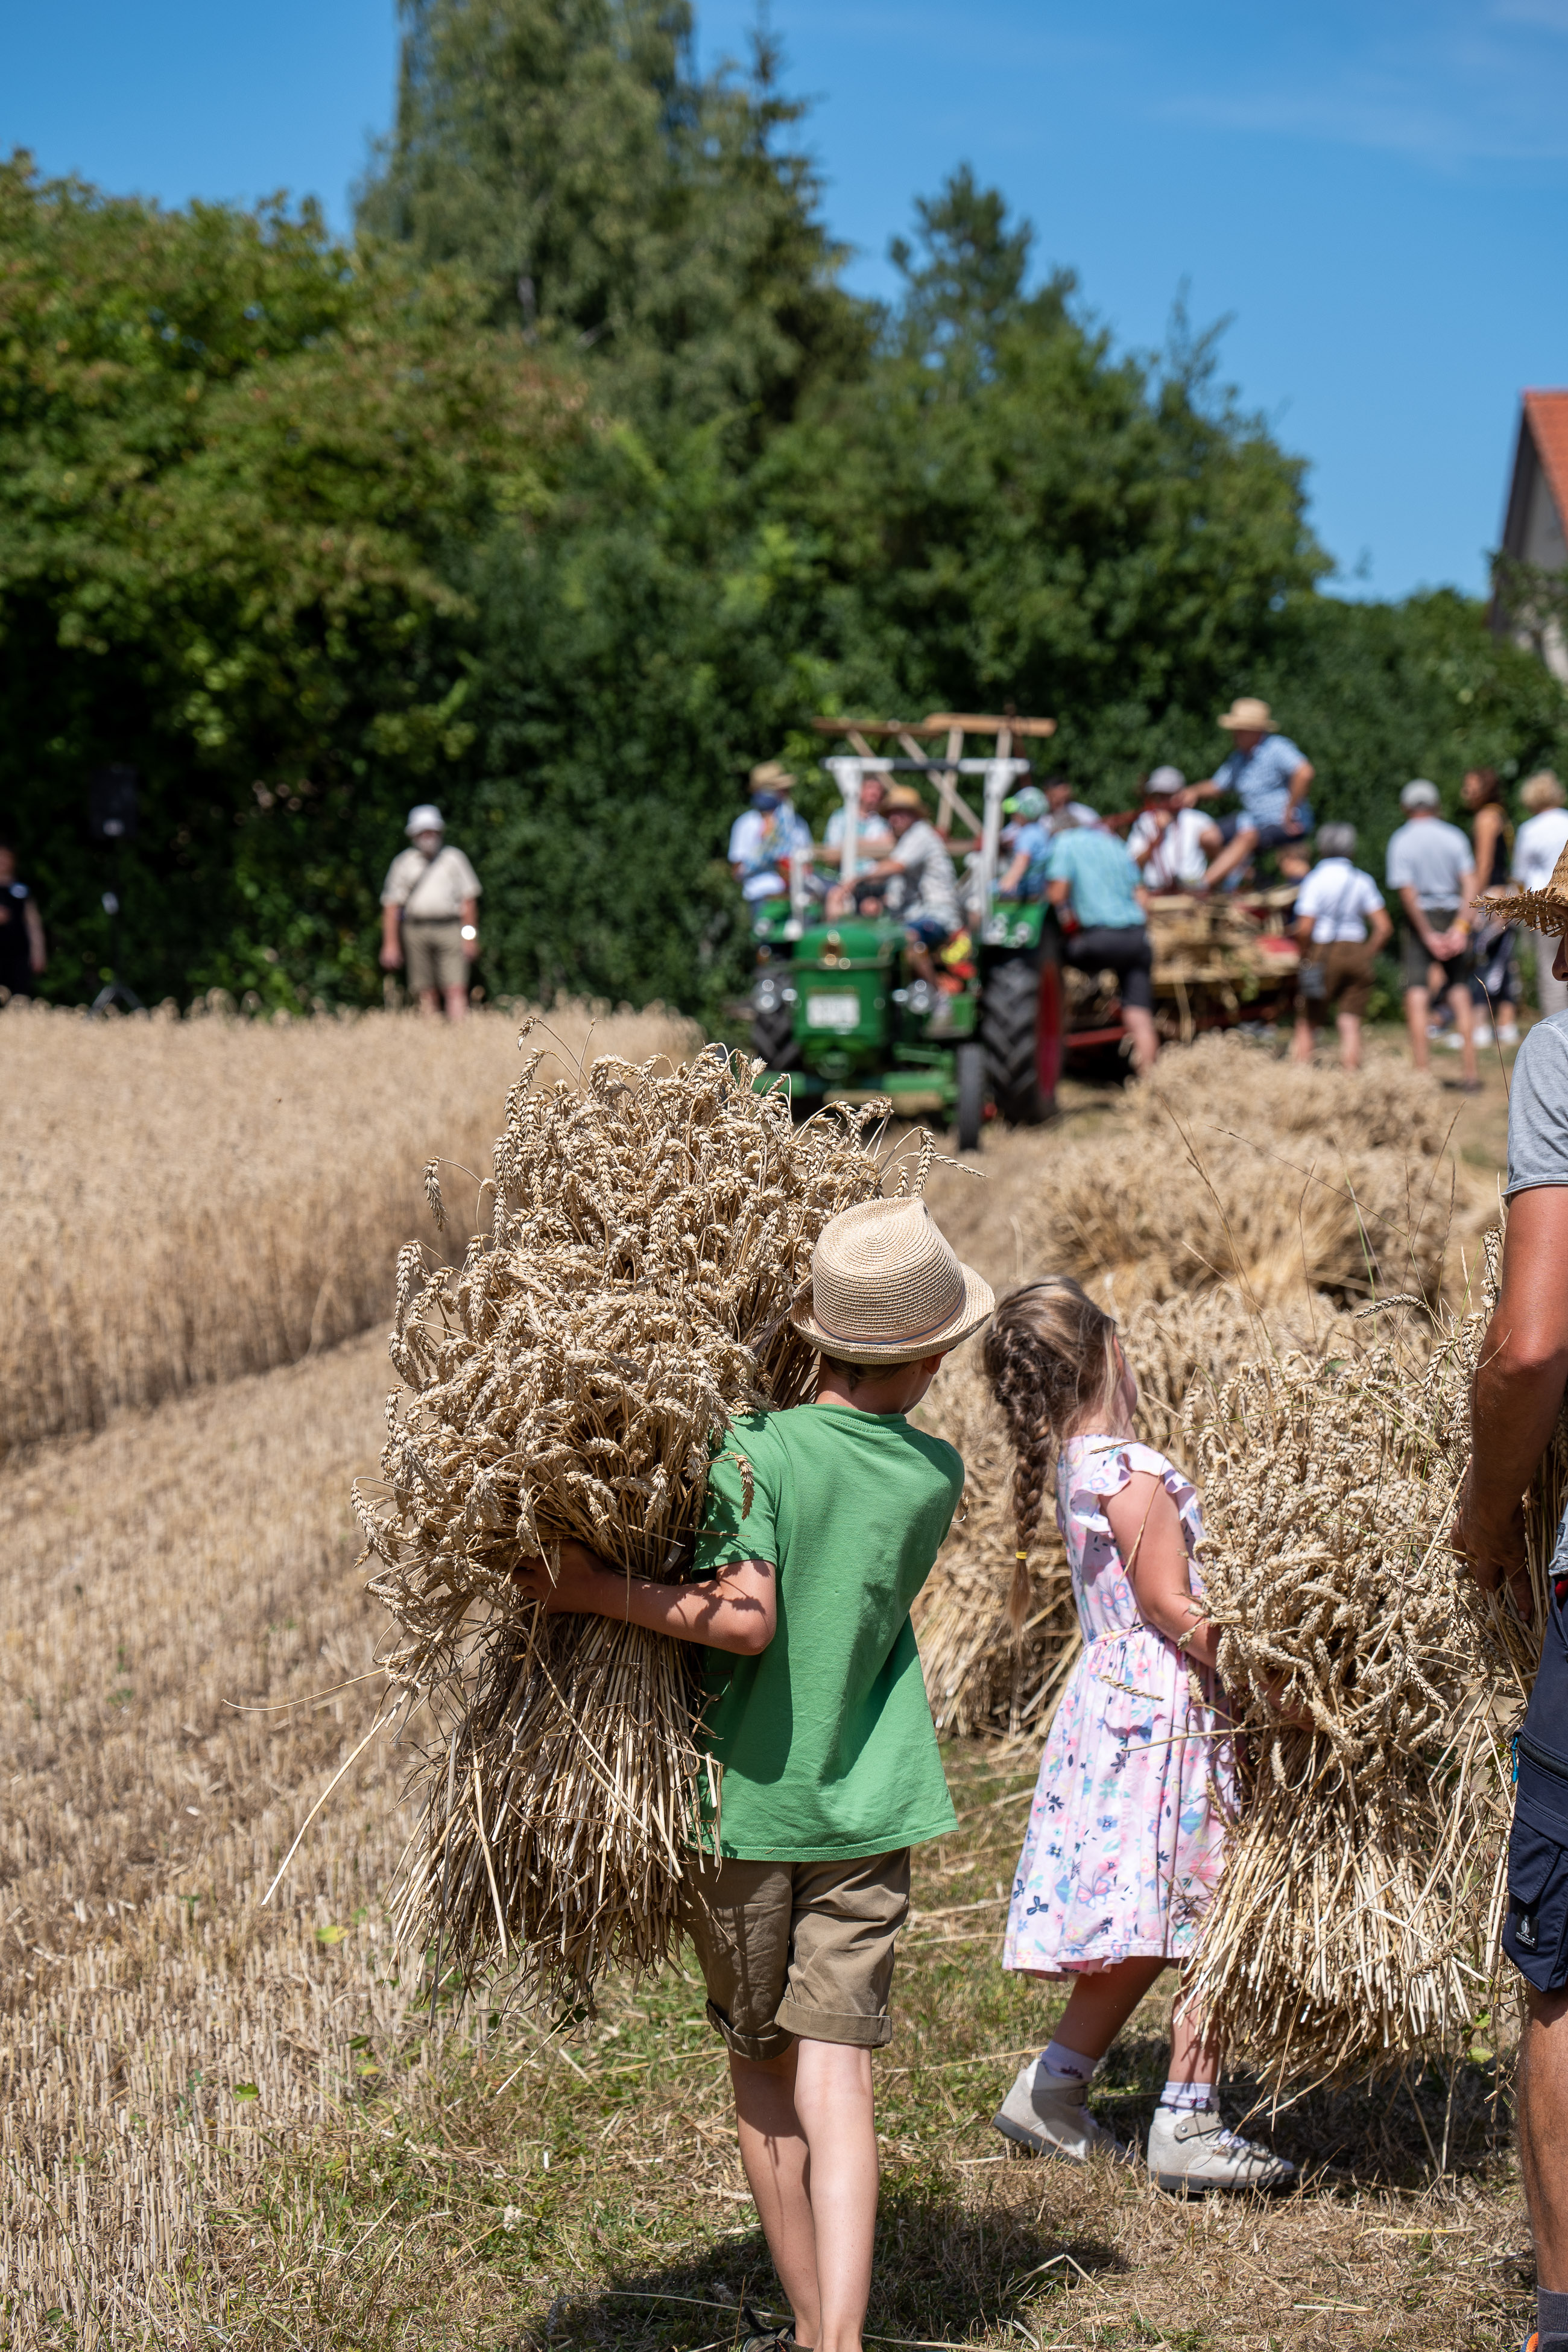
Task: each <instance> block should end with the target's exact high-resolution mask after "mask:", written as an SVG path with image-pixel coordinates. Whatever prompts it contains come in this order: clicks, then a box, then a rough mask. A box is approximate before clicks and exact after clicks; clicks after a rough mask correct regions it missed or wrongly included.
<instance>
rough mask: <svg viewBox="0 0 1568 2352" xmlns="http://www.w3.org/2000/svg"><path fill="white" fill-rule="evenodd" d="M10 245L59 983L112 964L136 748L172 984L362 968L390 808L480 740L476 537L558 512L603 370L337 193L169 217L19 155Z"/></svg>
mask: <svg viewBox="0 0 1568 2352" xmlns="http://www.w3.org/2000/svg"><path fill="white" fill-rule="evenodd" d="M0 263H3V267H0V708H3V709H5V714H6V724H5V726H4V728H0V792H3V793H4V796H5V801H6V803H8V804H9V806H10V808H11V810H12V812H13V814H14V821H16V822H17V823H18V824H19V825H20V827H21V829H22V830H23V832H24V834H25V835H26V840H27V843H28V848H29V855H30V857H31V859H32V862H33V865H34V868H35V872H36V873H37V877H38V879H39V881H40V884H41V886H42V888H43V891H44V895H45V898H46V904H47V910H48V914H49V918H50V924H51V929H52V930H53V931H54V933H55V935H56V940H57V946H58V953H57V958H56V965H55V971H54V974H53V983H54V985H55V986H56V987H57V988H60V989H63V990H64V991H66V992H70V993H74V992H77V991H78V990H79V989H82V988H88V989H89V992H90V988H89V983H90V985H96V973H97V971H98V968H99V966H100V962H101V954H102V947H103V940H102V936H101V932H102V919H101V917H100V916H99V915H98V914H97V913H96V910H95V908H94V906H93V900H94V898H95V897H96V890H95V888H94V884H95V882H96V881H97V880H98V879H100V878H101V877H97V876H95V874H94V872H93V869H92V866H91V863H90V861H89V859H88V858H87V857H86V856H84V855H83V852H82V847H81V839H80V826H81V816H80V813H81V811H82V810H83V808H84V803H85V790H86V778H87V774H88V772H89V770H90V769H91V768H92V767H94V766H95V765H97V764H99V763H100V761H104V760H107V759H110V758H121V759H128V760H131V761H133V762H134V763H135V764H136V765H137V767H138V768H139V769H140V770H141V772H142V777H143V784H144V790H143V825H142V838H141V839H140V840H139V842H138V844H137V846H136V850H135V853H134V856H133V858H132V873H131V875H130V877H128V883H129V887H128V888H127V892H126V898H127V913H128V921H129V924H130V927H131V954H130V957H129V959H128V966H129V968H130V969H131V970H132V971H134V972H135V974H136V975H137V976H138V979H139V981H140V982H141V984H142V988H143V991H145V990H147V989H152V990H154V991H159V992H161V991H163V990H164V989H172V990H174V991H176V992H178V991H180V990H182V989H184V988H186V987H188V986H190V985H191V984H192V983H193V982H224V983H226V984H228V985H231V986H241V987H245V986H255V987H257V988H258V989H259V990H261V991H262V992H264V993H270V994H271V995H273V996H274V997H276V998H277V999H278V1001H280V1002H292V1001H298V998H299V996H300V992H304V993H306V994H310V993H312V992H318V991H324V992H341V991H342V990H344V989H347V990H348V991H349V992H358V991H359V990H360V989H361V988H363V985H364V983H365V982H366V981H367V979H368V978H369V976H370V975H369V971H367V968H366V965H365V954H366V947H365V940H364V933H365V927H366V912H367V899H366V878H364V877H363V875H362V873H361V869H360V866H359V864H358V860H359V856H360V846H361V842H362V837H363V834H364V831H365V825H366V819H367V817H368V816H370V814H371V812H372V809H373V807H376V808H379V803H383V802H384V801H386V800H387V799H389V798H401V797H402V796H403V795H404V794H405V793H407V792H408V791H409V790H410V789H412V788H416V787H420V786H424V787H426V788H427V787H428V784H429V782H430V781H431V780H432V779H433V778H435V777H436V776H437V775H439V774H440V773H442V772H444V771H445V770H446V769H447V767H449V764H450V763H451V762H452V761H455V760H457V759H458V758H459V757H460V755H461V753H462V752H463V751H464V750H465V748H466V746H467V742H468V722H467V721H466V720H465V719H464V717H463V713H462V704H463V700H464V698H465V695H466V693H467V691H468V687H467V678H466V674H465V672H464V671H463V669H462V667H461V665H460V659H459V646H460V634H461V630H462V627H463V625H465V624H466V622H467V620H468V616H469V614H470V611H471V608H470V606H469V605H468V603H467V601H466V599H465V598H464V597H463V596H462V594H461V593H459V592H458V589H457V588H456V587H455V586H454V585H453V583H452V578H451V573H452V571H453V569H454V564H453V560H452V559H453V554H454V551H455V550H457V549H458V548H460V546H461V545H462V543H464V542H465V541H470V540H473V539H475V538H477V537H479V536H482V535H484V534H486V533H487V532H489V531H490V530H496V531H498V532H502V533H504V532H508V531H514V532H515V531H521V532H523V533H526V531H527V530H529V529H531V528H532V527H533V526H534V522H535V520H536V518H537V516H538V515H539V514H540V513H541V512H542V510H544V509H546V508H547V507H548V504H549V501H550V499H551V496H552V488H551V485H552V479H553V478H555V476H556V475H557V474H558V472H559V465H560V458H561V455H562V452H563V447H564V445H565V444H566V443H567V441H569V440H570V438H571V437H572V436H574V435H577V434H580V433H581V432H582V431H583V429H584V426H583V422H582V413H581V399H580V395H579V394H578V393H577V391H576V389H575V387H574V386H573V385H571V384H570V383H562V382H561V381H560V380H558V379H557V378H555V377H554V376H552V375H551V374H549V373H546V372H544V370H543V369H542V367H541V365H540V364H539V363H538V362H537V361H536V360H535V359H533V358H531V356H530V355H529V354H528V353H527V352H525V351H524V350H523V348H522V346H521V342H519V341H518V340H517V339H516V338H515V337H514V338H510V339H507V338H502V337H499V336H497V335H496V334H495V333H494V332H493V331H490V330H489V329H487V328H485V327H484V326H483V325H482V323H481V322H480V320H479V316H478V309H479V301H478V297H477V295H476V294H475V292H474V290H473V289H471V287H470V286H468V283H467V282H466V281H465V280H464V279H462V278H461V277H460V276H458V275H454V274H453V273H451V272H447V273H441V272H426V273H425V274H423V275H420V276H416V275H414V274H413V273H412V272H410V271H409V269H408V268H406V266H405V265H404V264H402V263H400V262H394V261H386V260H381V259H378V258H376V257H374V256H355V255H351V254H350V253H349V252H347V251H346V250H344V249H343V248H342V247H339V246H336V245H334V244H333V243H332V242H331V239H330V238H329V237H328V236H326V234H325V232H324V230H323V228H322V226H321V221H320V218H319V216H318V215H316V214H315V213H314V212H313V211H312V210H310V209H309V208H307V210H306V211H305V212H304V213H303V214H302V215H301V216H300V217H299V218H297V219H296V218H290V217H289V215H287V214H286V213H285V211H284V210H283V208H282V207H281V205H271V206H267V207H264V208H263V209H262V211H261V212H260V213H259V214H258V215H245V214H242V213H238V212H235V211H232V210H230V209H227V208H225V207H219V206H210V205H194V206H192V208H191V209H190V210H189V211H188V212H185V213H169V212H163V211H161V210H159V209H158V208H156V207H154V206H151V205H143V204H141V203H138V202H110V201H106V200H104V199H102V198H100V197H99V196H98V195H96V194H94V192H92V191H91V190H89V189H88V188H85V187H83V186H81V185H80V184H77V183H74V182H54V183H46V182H43V181H40V180H39V179H38V178H37V175H36V174H35V173H33V171H32V170H31V168H30V166H29V165H28V163H27V162H26V159H25V158H17V159H16V160H14V161H13V162H12V163H10V164H8V165H5V166H3V167H0ZM376 823H377V831H378V832H384V826H382V825H381V824H380V823H379V817H378V818H377V820H376ZM372 862H373V861H372Z"/></svg>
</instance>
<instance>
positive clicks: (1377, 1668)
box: [1189, 1249, 1568, 2084]
mask: <svg viewBox="0 0 1568 2352" xmlns="http://www.w3.org/2000/svg"><path fill="white" fill-rule="evenodd" d="M1488 1256H1489V1264H1495V1249H1493V1250H1489V1253H1488ZM1490 1296H1491V1293H1490V1286H1488V1290H1487V1294H1486V1296H1485V1297H1483V1298H1482V1300H1481V1301H1480V1302H1479V1305H1478V1307H1477V1309H1476V1311H1475V1312H1473V1313H1471V1314H1469V1315H1467V1316H1463V1317H1460V1318H1448V1317H1445V1318H1442V1321H1441V1323H1440V1325H1439V1328H1438V1330H1437V1334H1436V1339H1437V1344H1436V1347H1433V1346H1432V1345H1431V1344H1430V1339H1429V1338H1428V1337H1420V1338H1418V1339H1417V1342H1416V1344H1415V1346H1414V1347H1411V1346H1410V1345H1409V1344H1407V1343H1405V1341H1404V1340H1402V1339H1401V1338H1400V1337H1399V1336H1397V1335H1395V1336H1393V1337H1390V1338H1387V1339H1378V1340H1373V1341H1368V1342H1366V1343H1364V1344H1363V1345H1362V1346H1360V1347H1359V1348H1355V1349H1352V1350H1350V1351H1348V1352H1346V1353H1344V1354H1341V1355H1337V1356H1336V1357H1335V1358H1333V1359H1330V1360H1324V1359H1321V1358H1320V1359H1317V1360H1310V1359H1307V1358H1303V1357H1300V1356H1296V1357H1286V1358H1285V1359H1283V1360H1279V1361H1275V1362H1269V1361H1261V1362H1253V1363H1249V1364H1247V1365H1245V1366H1243V1367H1242V1368H1241V1369H1240V1370H1238V1371H1237V1372H1235V1373H1234V1374H1232V1376H1231V1377H1230V1379H1229V1380H1227V1381H1225V1382H1224V1383H1223V1385H1222V1386H1221V1387H1220V1388H1219V1389H1218V1391H1217V1393H1215V1394H1214V1395H1212V1396H1211V1398H1210V1400H1209V1407H1208V1411H1207V1414H1206V1417H1205V1420H1204V1422H1203V1425H1202V1427H1201V1428H1195V1427H1194V1426H1193V1421H1194V1416H1192V1415H1189V1430H1190V1431H1191V1435H1190V1439H1189V1444H1190V1447H1191V1451H1192V1453H1193V1455H1194V1460H1195V1462H1196V1464H1197V1466H1198V1475H1199V1479H1200V1484H1201V1486H1202V1491H1203V1493H1204V1496H1205V1514H1206V1522H1207V1527H1208V1531H1209V1542H1208V1545H1207V1548H1206V1549H1205V1578H1206V1581H1207V1586H1208V1592H1209V1601H1210V1608H1211V1612H1212V1614H1213V1616H1214V1618H1215V1622H1217V1623H1218V1624H1219V1625H1220V1626H1221V1627H1222V1629H1223V1632H1222V1639H1221V1643H1220V1658H1219V1663H1220V1673H1221V1676H1222V1679H1223V1680H1224V1682H1225V1684H1226V1686H1227V1687H1228V1689H1229V1690H1230V1692H1231V1694H1232V1698H1233V1703H1234V1704H1235V1705H1236V1706H1237V1707H1238V1708H1239V1710H1240V1715H1241V1719H1242V1720H1243V1721H1244V1722H1245V1724H1246V1726H1247V1740H1246V1741H1245V1743H1244V1746H1243V1758H1244V1794H1245V1802H1244V1806H1243V1812H1242V1821H1241V1826H1240V1828H1239V1830H1238V1831H1237V1834H1236V1836H1235V1838H1234V1840H1233V1842H1232V1844H1231V1847H1230V1850H1229V1853H1228V1854H1227V1858H1226V1868H1225V1873H1224V1876H1223V1878H1222V1881H1221V1885H1220V1891H1219V1895H1218V1897H1217V1900H1216V1902H1215V1908H1214V1911H1213V1913H1212V1915H1211V1917H1210V1919H1209V1922H1208V1925H1207V1927H1206V1928H1205V1937H1204V1943H1203V1947H1202V1951H1201V1955H1200V1964H1199V1975H1198V1979H1197V1998H1198V1999H1199V2000H1202V2001H1204V2003H1205V2005H1206V2006H1207V2008H1208V2009H1209V2010H1210V2011H1212V2012H1213V2014H1214V2015H1215V2017H1216V2019H1217V2020H1219V2021H1220V2022H1221V2023H1222V2025H1223V2027H1224V2028H1225V2030H1226V2032H1228V2033H1229V2035H1231V2036H1232V2037H1233V2038H1234V2039H1235V2041H1236V2042H1237V2045H1238V2046H1241V2047H1244V2048H1245V2049H1246V2050H1247V2054H1248V2057H1249V2059H1251V2060H1252V2061H1253V2062H1254V2063H1258V2064H1259V2065H1260V2066H1262V2067H1263V2068H1264V2069H1265V2070H1266V2071H1268V2073H1269V2074H1271V2075H1272V2076H1273V2078H1274V2080H1275V2082H1276V2083H1277V2084H1280V2083H1283V2082H1285V2081H1288V2080H1299V2079H1301V2078H1303V2077H1320V2076H1332V2075H1340V2074H1351V2073H1364V2072H1368V2071H1373V2070H1377V2069H1380V2068H1382V2069H1388V2068H1397V2067H1399V2066H1402V2065H1404V2064H1405V2063H1407V2061H1408V2060H1409V2059H1410V2058H1411V2057H1412V2056H1414V2055H1415V2054H1418V2053H1434V2052H1436V2051H1439V2050H1445V2049H1446V2050H1452V2049H1453V2048H1454V2047H1455V2046H1456V2044H1457V2042H1458V2040H1459V2038H1460V2037H1461V2036H1462V2034H1463V2033H1464V2032H1465V2029H1466V2027H1467V2026H1468V2022H1469V2021H1470V2020H1471V2019H1472V2018H1473V2017H1474V2016H1475V2015H1476V2014H1477V2012H1478V2011H1479V2009H1480V2008H1481V2007H1482V2006H1483V2005H1484V2004H1485V2001H1486V2000H1487V1998H1488V1988H1489V1986H1490V1985H1491V1983H1492V1980H1493V1975H1494V1970H1495V1965H1496V1958H1497V1936H1498V1933H1499V1929H1500V1924H1501V1916H1502V1907H1503V1900H1504V1893H1503V1868H1504V1860H1505V1853H1504V1848H1505V1841H1506V1834H1507V1826H1508V1817H1509V1812H1510V1796H1509V1781H1510V1770H1509V1762H1508V1743H1509V1738H1510V1733H1511V1731H1512V1729H1513V1727H1514V1726H1515V1724H1516V1723H1517V1721H1518V1719H1519V1715H1520V1712H1521V1708H1522V1705H1523V1702H1524V1699H1525V1697H1526V1696H1528V1690H1529V1683H1530V1677H1531V1674H1532V1672H1533V1664H1534V1649H1533V1643H1532V1637H1531V1630H1530V1628H1529V1627H1528V1626H1527V1625H1526V1624H1525V1623H1524V1622H1522V1621H1521V1619H1520V1618H1519V1616H1518V1614H1517V1612H1516V1611H1515V1609H1514V1607H1513V1604H1512V1602H1511V1601H1510V1600H1509V1599H1508V1598H1507V1597H1506V1596H1504V1597H1502V1598H1500V1599H1484V1598H1483V1597H1482V1596H1481V1595H1480V1594H1479V1592H1478V1591H1477V1590H1476V1588H1475V1587H1474V1585H1473V1584H1472V1583H1471V1582H1470V1580H1469V1579H1468V1576H1467V1575H1466V1573H1465V1571H1464V1569H1463V1566H1462V1564H1461V1563H1460V1562H1459V1561H1458V1559H1456V1558H1455V1556H1454V1554H1453V1553H1452V1552H1451V1551H1450V1550H1449V1549H1448V1545H1447V1536H1448V1529H1449V1525H1450V1522H1451V1519H1452V1514H1453V1507H1454V1502H1455V1498H1456V1495H1457V1491H1458V1482H1459V1478H1460V1476H1461V1475H1462V1473H1463V1469H1464V1465H1465V1460H1466V1455H1467V1451H1468V1431H1467V1426H1466V1420H1467V1416H1466V1405H1465V1401H1466V1394H1467V1391H1468V1381H1469V1375H1470V1372H1471V1370H1472V1369H1473V1366H1474V1361H1475V1357H1476V1353H1477V1350H1478V1349H1479V1341H1480V1336H1481V1333H1482V1331H1483V1330H1484V1328H1485V1324H1486V1320H1487V1315H1488V1310H1489V1301H1490ZM1423 1319H1425V1318H1423ZM1417 1328H1419V1327H1418V1326H1417ZM1565 1464H1568V1453H1565V1451H1564V1446H1563V1440H1562V1439H1561V1438H1559V1440H1558V1441H1557V1442H1556V1444H1555V1446H1554V1449H1553V1456H1552V1463H1551V1464H1550V1465H1549V1469H1548V1475H1547V1477H1546V1479H1545V1480H1543V1481H1542V1482H1541V1483H1540V1486H1539V1488H1538V1493H1537V1496H1536V1497H1535V1499H1534V1502H1533V1504H1532V1515H1531V1516H1532V1522H1533V1535H1532V1546H1531V1570H1532V1576H1533V1580H1534V1583H1535V1593H1536V1616H1535V1622H1536V1624H1537V1625H1539V1623H1540V1622H1541V1612H1542V1604H1543V1600H1544V1591H1545V1577H1544V1565H1545V1559H1546V1558H1547V1557H1548V1556H1549V1552H1550V1545H1551V1541H1552V1538H1553V1537H1554V1535H1555V1522H1554V1520H1552V1512H1553V1510H1554V1509H1557V1508H1560V1506H1561V1486H1562V1480H1563V1469H1564V1465H1565ZM1549 1487H1550V1488H1553V1489H1555V1490H1556V1491H1553V1492H1550V1493H1549V1492H1547V1491H1546V1489H1547V1488H1549ZM1549 1521H1550V1522H1551V1524H1550V1526H1549V1524H1548V1523H1549ZM1281 1709H1283V1710H1285V1711H1286V1712H1287V1713H1288V1714H1289V1716H1290V1717H1294V1718H1296V1719H1295V1720H1294V1721H1284V1720H1282V1719H1281V1713H1280V1710H1281Z"/></svg>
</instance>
